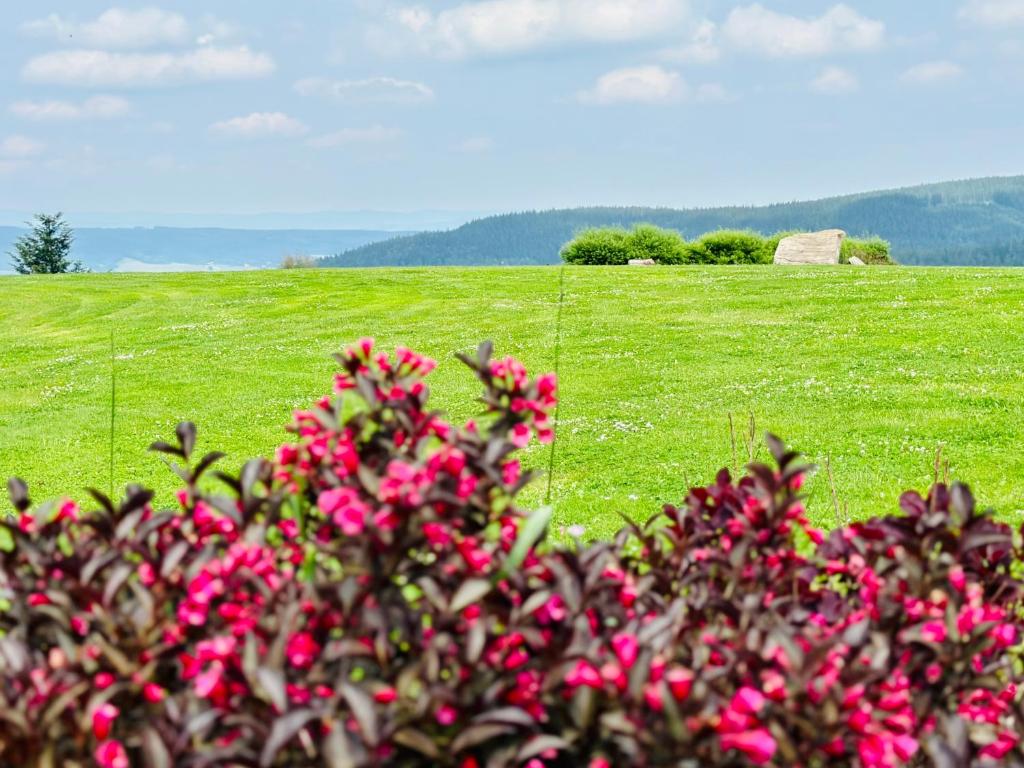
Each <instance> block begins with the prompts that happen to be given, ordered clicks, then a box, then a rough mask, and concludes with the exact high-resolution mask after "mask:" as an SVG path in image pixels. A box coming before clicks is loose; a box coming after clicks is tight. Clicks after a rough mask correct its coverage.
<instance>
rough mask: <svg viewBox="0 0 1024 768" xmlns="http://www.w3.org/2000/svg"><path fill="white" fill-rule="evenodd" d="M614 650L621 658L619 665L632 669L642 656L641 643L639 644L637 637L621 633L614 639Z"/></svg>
mask: <svg viewBox="0 0 1024 768" xmlns="http://www.w3.org/2000/svg"><path fill="white" fill-rule="evenodd" d="M612 650H614V651H615V655H616V656H618V657H619V663H621V664H622V666H623V667H625V668H626V669H630V668H631V667H632V666H633V665H634V664H635V663H636V659H637V657H638V656H639V655H640V643H639V642H637V639H636V635H634V634H631V633H629V632H620V633H618V634H617V635H615V636H614V637H613V638H612Z"/></svg>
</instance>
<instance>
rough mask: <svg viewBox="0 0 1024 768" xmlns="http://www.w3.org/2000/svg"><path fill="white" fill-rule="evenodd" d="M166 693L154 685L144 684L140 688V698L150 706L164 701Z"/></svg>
mask: <svg viewBox="0 0 1024 768" xmlns="http://www.w3.org/2000/svg"><path fill="white" fill-rule="evenodd" d="M166 695H167V691H165V690H164V689H163V688H161V687H160V686H159V685H157V684H156V683H146V684H145V685H144V686H143V688H142V696H143V698H145V699H146V701H148V702H150V703H151V704H157V703H159V702H161V701H163V700H164V697H165V696H166Z"/></svg>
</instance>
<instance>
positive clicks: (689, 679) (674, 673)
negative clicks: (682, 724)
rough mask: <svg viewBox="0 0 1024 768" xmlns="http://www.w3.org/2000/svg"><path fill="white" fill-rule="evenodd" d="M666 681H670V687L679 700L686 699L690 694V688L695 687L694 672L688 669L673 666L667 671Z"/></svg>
mask: <svg viewBox="0 0 1024 768" xmlns="http://www.w3.org/2000/svg"><path fill="white" fill-rule="evenodd" d="M665 682H666V683H668V689H669V690H670V691H671V692H672V696H673V697H674V698H675V699H676V700H677V701H684V700H685V699H686V698H687V697H688V696H689V695H690V689H691V688H692V687H693V673H692V672H690V671H689V670H688V669H681V668H680V667H673V668H672V669H670V670H669V671H668V672H666V673H665Z"/></svg>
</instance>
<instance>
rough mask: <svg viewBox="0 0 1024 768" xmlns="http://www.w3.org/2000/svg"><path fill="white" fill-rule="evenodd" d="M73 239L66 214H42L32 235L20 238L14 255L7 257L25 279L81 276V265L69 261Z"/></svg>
mask: <svg viewBox="0 0 1024 768" xmlns="http://www.w3.org/2000/svg"><path fill="white" fill-rule="evenodd" d="M74 239H75V236H74V234H73V233H72V231H71V227H69V226H68V223H67V222H66V221H64V215H63V214H61V213H57V214H53V215H50V214H46V213H40V214H37V215H36V218H35V225H34V226H33V227H32V231H31V232H30V233H28V234H27V235H22V236H21V237H19V238H18V240H17V241H16V242H15V243H14V253H8V255H9V256H10V257H11V260H12V262H13V263H14V269H15V270H16V271H18V272H20V273H21V274H23V275H31V274H49V275H52V274H60V273H64V272H82V271H84V270H83V269H82V263H81V262H79V261H74V262H73V261H71V259H70V256H71V244H72V243H73V242H74Z"/></svg>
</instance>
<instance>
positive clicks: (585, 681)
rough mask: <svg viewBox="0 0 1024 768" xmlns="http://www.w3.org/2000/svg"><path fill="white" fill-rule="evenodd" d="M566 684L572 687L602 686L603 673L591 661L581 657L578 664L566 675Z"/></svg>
mask: <svg viewBox="0 0 1024 768" xmlns="http://www.w3.org/2000/svg"><path fill="white" fill-rule="evenodd" d="M565 684H566V685H568V686H569V687H570V688H580V687H583V686H585V687H587V688H601V685H602V684H601V675H600V674H598V671H597V670H596V669H594V667H593V665H592V664H590V663H589V662H586V661H584V660H583V659H580V660H579V661H577V662H576V666H574V667H573V668H572V669H570V670H569V672H568V674H566V676H565Z"/></svg>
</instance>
